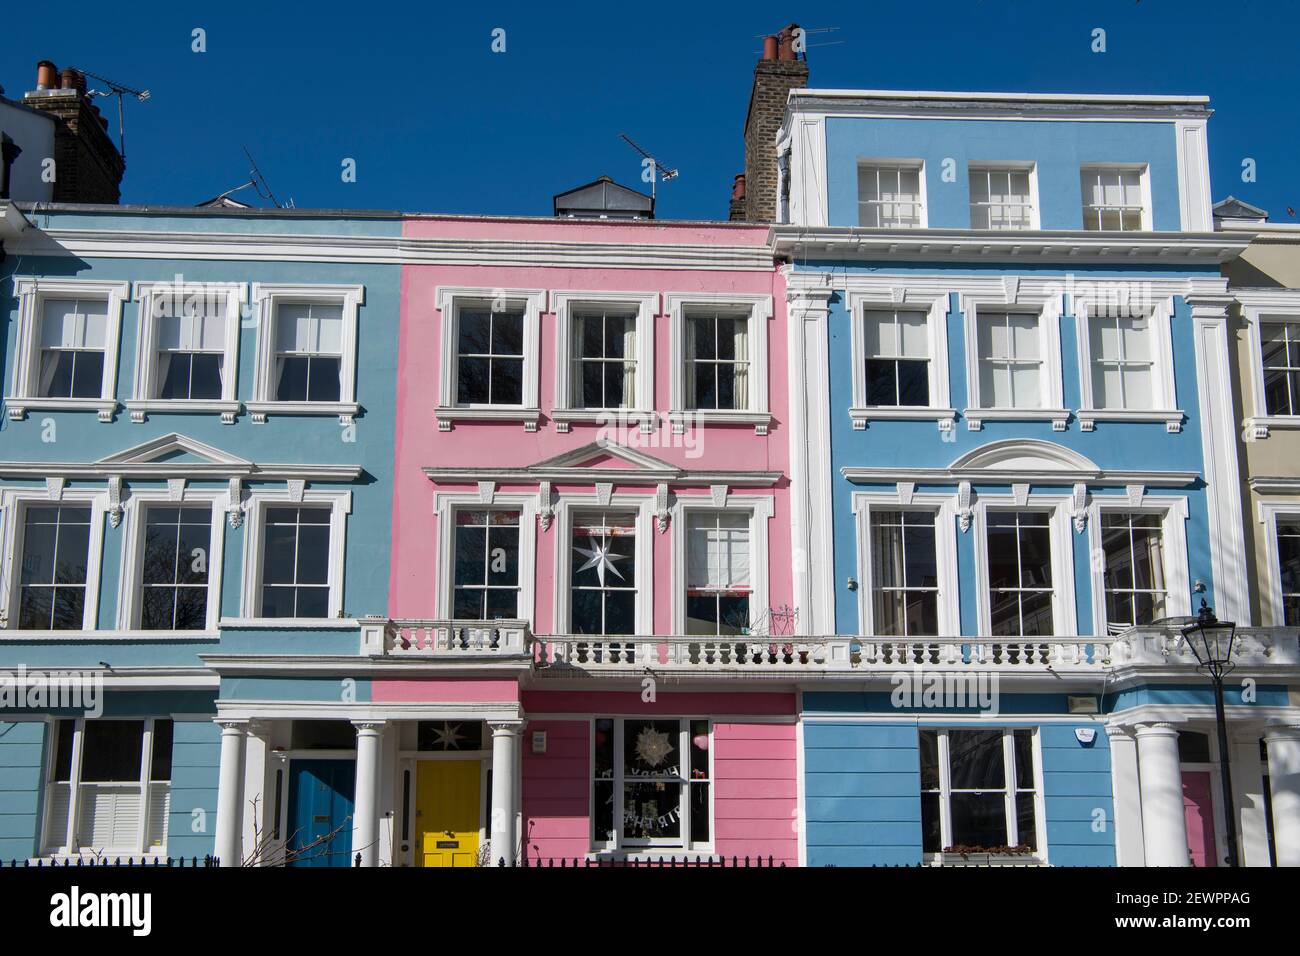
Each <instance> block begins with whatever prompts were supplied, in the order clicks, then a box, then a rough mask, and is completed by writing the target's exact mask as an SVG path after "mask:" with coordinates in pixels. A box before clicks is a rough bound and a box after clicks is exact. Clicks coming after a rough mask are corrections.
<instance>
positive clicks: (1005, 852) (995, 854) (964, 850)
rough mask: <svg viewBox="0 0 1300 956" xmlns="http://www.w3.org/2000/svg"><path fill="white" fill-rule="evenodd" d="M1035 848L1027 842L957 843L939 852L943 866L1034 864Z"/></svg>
mask: <svg viewBox="0 0 1300 956" xmlns="http://www.w3.org/2000/svg"><path fill="white" fill-rule="evenodd" d="M1035 862H1036V860H1035V858H1034V848H1033V847H1031V846H1029V845H1028V844H1025V843H1018V844H1016V845H1015V846H1005V845H1004V846H978V845H974V844H968V843H957V844H954V845H953V846H949V847H945V848H944V850H943V852H942V853H941V854H939V863H940V865H942V866H1032V865H1033V864H1034V863H1035Z"/></svg>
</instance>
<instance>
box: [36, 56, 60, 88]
mask: <svg viewBox="0 0 1300 956" xmlns="http://www.w3.org/2000/svg"><path fill="white" fill-rule="evenodd" d="M36 88H37V89H38V90H57V89H58V88H59V68H58V67H57V66H55V65H54V63H53V62H52V61H51V60H41V62H39V63H37V64H36Z"/></svg>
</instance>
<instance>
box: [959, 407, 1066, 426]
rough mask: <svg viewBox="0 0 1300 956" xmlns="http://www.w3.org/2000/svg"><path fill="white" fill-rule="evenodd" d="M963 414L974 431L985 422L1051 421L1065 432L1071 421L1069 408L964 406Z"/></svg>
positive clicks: (967, 424)
mask: <svg viewBox="0 0 1300 956" xmlns="http://www.w3.org/2000/svg"><path fill="white" fill-rule="evenodd" d="M961 414H962V417H963V418H965V419H966V427H967V428H968V429H969V430H970V431H973V432H977V431H979V430H980V429H981V428H983V427H984V423H985V422H1051V423H1052V431H1054V432H1063V431H1065V426H1066V425H1067V424H1068V423H1069V421H1070V410H1069V409H1068V408H964V409H962V412H961Z"/></svg>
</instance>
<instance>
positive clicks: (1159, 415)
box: [1075, 408, 1185, 434]
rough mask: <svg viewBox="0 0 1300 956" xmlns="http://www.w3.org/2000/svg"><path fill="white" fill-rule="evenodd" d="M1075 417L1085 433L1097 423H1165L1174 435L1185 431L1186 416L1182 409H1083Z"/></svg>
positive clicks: (1166, 428) (1080, 428)
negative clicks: (1184, 420)
mask: <svg viewBox="0 0 1300 956" xmlns="http://www.w3.org/2000/svg"><path fill="white" fill-rule="evenodd" d="M1075 417H1076V418H1078V419H1079V431H1084V432H1090V431H1093V430H1094V429H1095V428H1096V425H1097V422H1164V425H1165V431H1167V432H1169V433H1170V434H1173V433H1175V432H1181V431H1182V430H1183V419H1184V417H1185V415H1184V413H1183V410H1182V409H1181V408H1167V409H1166V408H1157V409H1133V408H1081V409H1079V410H1078V411H1077V412H1075Z"/></svg>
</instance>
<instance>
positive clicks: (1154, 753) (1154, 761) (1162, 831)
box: [1137, 723, 1191, 866]
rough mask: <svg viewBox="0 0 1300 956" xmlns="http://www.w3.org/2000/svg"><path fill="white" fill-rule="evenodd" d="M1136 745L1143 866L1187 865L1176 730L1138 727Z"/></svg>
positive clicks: (1159, 726) (1171, 726)
mask: <svg viewBox="0 0 1300 956" xmlns="http://www.w3.org/2000/svg"><path fill="white" fill-rule="evenodd" d="M1137 745H1138V776H1139V778H1140V781H1141V786H1142V836H1143V845H1144V846H1145V848H1146V865H1147V866H1189V865H1191V855H1190V854H1189V853H1188V851H1187V818H1186V817H1185V816H1184V812H1183V772H1182V768H1181V767H1180V766H1179V762H1178V727H1177V726H1176V725H1174V724H1169V723H1151V724H1141V725H1140V726H1139V727H1138V731H1137Z"/></svg>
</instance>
